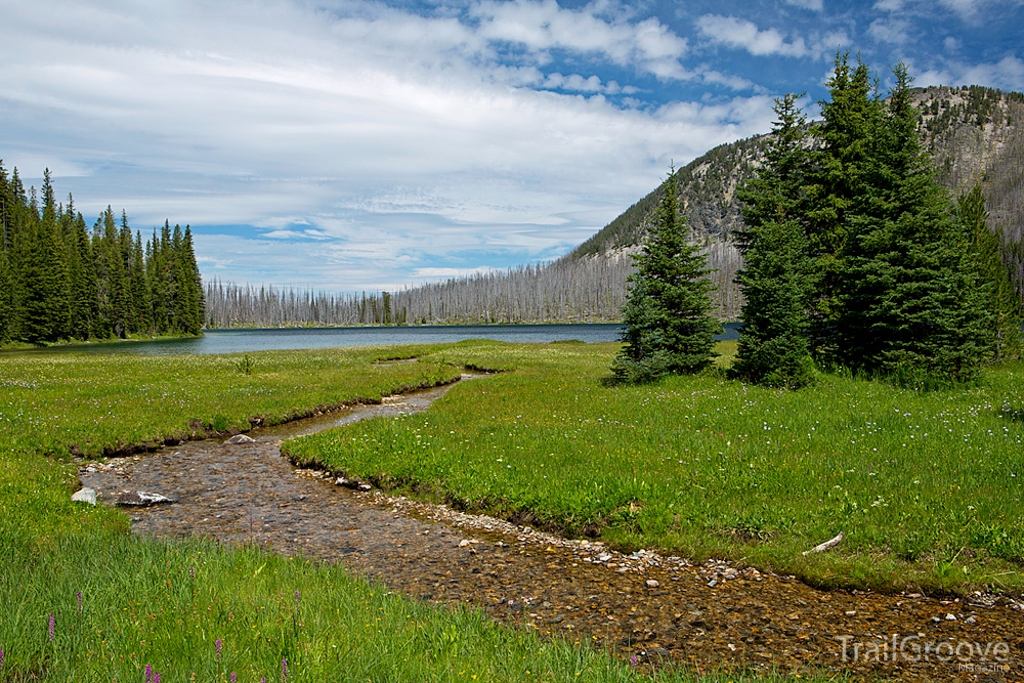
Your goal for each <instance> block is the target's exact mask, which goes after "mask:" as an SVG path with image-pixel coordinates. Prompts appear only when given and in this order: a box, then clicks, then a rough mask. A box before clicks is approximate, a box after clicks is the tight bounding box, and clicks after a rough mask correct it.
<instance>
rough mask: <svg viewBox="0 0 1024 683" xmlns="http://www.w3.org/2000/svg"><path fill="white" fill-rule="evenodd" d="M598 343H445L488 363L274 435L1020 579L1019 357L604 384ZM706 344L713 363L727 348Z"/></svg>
mask: <svg viewBox="0 0 1024 683" xmlns="http://www.w3.org/2000/svg"><path fill="white" fill-rule="evenodd" d="M618 348H619V347H618V345H614V344H609V345H604V346H595V345H583V344H551V345H547V346H513V345H504V344H498V343H493V342H464V343H461V344H459V345H456V346H454V347H448V348H447V349H445V351H444V352H443V358H444V359H445V361H446V362H455V363H459V364H472V365H476V366H480V367H490V368H494V369H499V370H504V371H505V372H501V373H499V374H497V375H495V376H493V377H489V378H487V379H483V380H475V381H472V382H467V383H464V384H462V385H459V386H457V387H455V388H453V389H452V391H450V392H449V393H448V394H447V395H446V396H445V397H444V398H442V399H441V400H439V401H438V402H437V403H436V404H435V405H434V406H433V407H432V408H431V410H430V411H428V412H427V413H425V414H420V415H413V416H408V417H404V418H400V419H394V420H380V421H373V422H365V423H360V424H357V425H352V426H349V427H345V428H343V429H338V430H331V431H328V432H323V433H320V434H318V435H314V436H311V437H306V438H303V439H298V440H294V441H290V442H287V443H286V444H285V447H284V448H285V451H286V452H287V453H288V454H290V456H291V457H292V458H293V459H294V460H296V461H299V462H306V463H316V464H319V465H322V466H325V467H328V468H330V469H332V470H335V471H338V472H344V473H345V474H348V475H350V476H354V477H359V478H362V479H368V480H370V481H372V482H375V483H377V484H379V485H381V486H383V487H385V488H389V489H398V490H403V491H418V492H419V495H426V493H427V492H431V494H432V495H434V496H435V497H437V498H440V499H444V500H447V501H449V502H451V503H453V504H454V505H456V506H459V507H463V508H467V509H471V510H481V511H487V512H490V513H493V514H496V515H499V516H503V517H514V518H517V519H531V520H533V523H534V525H535V526H550V527H557V528H560V529H562V530H564V531H565V532H567V533H569V534H576V535H586V534H589V535H595V534H599V535H600V537H601V538H602V539H604V540H606V541H610V542H611V543H613V544H616V545H619V546H622V547H626V548H637V547H644V548H665V549H669V550H672V551H673V552H674V553H677V554H685V555H688V556H691V557H693V558H695V559H697V560H700V559H704V558H707V557H727V558H731V559H733V560H736V561H739V562H741V563H749V564H752V565H755V566H757V567H759V568H762V569H765V568H771V569H775V570H777V571H781V572H787V573H790V572H791V573H794V574H797V575H799V576H801V577H802V578H804V579H806V580H808V581H810V582H812V583H814V584H817V585H822V586H845V587H871V588H877V589H883V590H902V589H906V588H911V589H926V590H929V591H939V592H942V591H952V592H958V593H959V592H964V591H968V590H973V589H977V588H983V589H994V590H1000V589H1007V590H1015V591H1017V590H1020V589H1021V588H1022V587H1024V574H1022V573H1021V563H1022V562H1024V520H1022V518H1021V516H1020V514H1019V511H1020V509H1021V507H1022V501H1021V497H1022V493H1024V488H1022V479H1024V456H1022V453H1024V382H1022V379H1024V377H1022V375H1024V365H1022V364H1021V363H1019V362H1018V363H1005V364H1002V365H999V366H993V367H990V368H988V369H986V370H985V372H984V376H983V379H982V381H981V382H980V383H979V384H978V385H977V386H961V387H958V388H956V389H949V390H942V391H932V392H921V391H914V390H911V389H904V388H900V387H896V386H892V385H891V384H887V383H882V382H876V381H870V380H865V379H858V378H854V377H850V376H843V375H819V376H818V377H816V383H815V384H814V386H813V387H810V388H807V389H804V390H801V391H796V392H793V391H786V390H778V389H769V388H764V387H756V386H750V385H746V384H742V383H739V382H737V381H731V380H728V379H725V378H724V373H722V372H721V371H720V369H719V370H716V371H710V372H706V373H704V374H700V375H695V376H678V377H668V378H665V379H663V380H662V381H661V382H659V383H657V384H653V385H649V386H623V385H614V384H610V383H608V382H607V379H608V376H609V371H608V369H607V368H608V366H609V363H610V361H611V359H612V358H613V356H614V354H615V352H616V351H617V350H618ZM720 349H721V351H722V354H723V355H722V357H721V358H719V364H720V365H723V364H727V363H728V362H730V360H731V357H732V356H733V355H734V352H735V348H734V345H725V346H723V347H720ZM427 358H439V356H436V355H435V356H428V357H425V358H424V360H426V359H427ZM840 531H842V532H845V538H844V540H843V541H842V543H841V544H840V545H839V546H838V547H837V548H835V549H833V550H831V551H829V552H827V553H821V554H814V555H810V556H806V557H805V556H804V555H803V554H802V551H804V550H808V549H809V548H811V547H813V546H815V545H817V544H818V543H820V542H822V541H824V540H827V539H830V538H832V537H833V536H835V535H837V534H838V533H839V532H840Z"/></svg>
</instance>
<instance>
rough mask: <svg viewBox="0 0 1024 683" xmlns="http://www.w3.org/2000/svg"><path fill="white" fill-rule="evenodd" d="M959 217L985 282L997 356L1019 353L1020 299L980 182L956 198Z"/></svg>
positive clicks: (1021, 346)
mask: <svg viewBox="0 0 1024 683" xmlns="http://www.w3.org/2000/svg"><path fill="white" fill-rule="evenodd" d="M956 215H957V219H958V220H959V221H960V222H961V223H962V224H963V227H964V230H965V231H966V232H967V233H968V234H969V235H971V236H972V247H973V248H972V252H973V254H974V258H975V259H976V261H977V268H978V271H979V273H980V274H981V278H982V282H983V283H984V288H985V294H986V303H987V308H988V313H989V316H990V318H991V320H992V324H993V330H992V331H993V334H994V336H995V340H994V344H995V357H994V358H995V360H1001V359H1003V358H1006V357H1020V355H1021V353H1022V351H1024V339H1022V334H1021V319H1022V317H1024V311H1022V310H1021V299H1020V296H1019V295H1018V294H1017V291H1016V288H1015V287H1014V284H1013V277H1012V276H1011V275H1010V271H1009V269H1008V268H1007V267H1006V263H1005V262H1004V261H1003V255H1002V251H1003V249H1002V247H1003V235H1002V231H1001V230H996V231H993V230H990V229H989V227H988V211H987V210H986V209H985V195H984V194H983V193H982V191H981V185H980V184H975V185H974V187H973V188H971V190H970V191H969V192H965V193H964V194H962V195H961V196H960V198H959V199H958V200H957V207H956Z"/></svg>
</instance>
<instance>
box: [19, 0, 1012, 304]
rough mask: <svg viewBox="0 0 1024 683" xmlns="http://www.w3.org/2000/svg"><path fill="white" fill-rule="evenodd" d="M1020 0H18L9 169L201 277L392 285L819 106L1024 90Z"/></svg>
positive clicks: (591, 220) (587, 222)
mask: <svg viewBox="0 0 1024 683" xmlns="http://www.w3.org/2000/svg"><path fill="white" fill-rule="evenodd" d="M1021 26H1024V0H879V1H878V2H835V1H832V0H774V1H768V2H757V3H753V2H740V1H737V0H717V1H714V2H710V1H704V0H701V1H695V2H682V1H680V2H668V1H650V2H631V3H623V2H616V1H614V0H594V1H593V2H579V1H570V0H561V1H560V2H556V1H555V0H515V1H512V2H499V1H496V0H466V1H454V2H404V1H401V0H394V1H393V2H362V1H359V2H355V1H352V2H350V1H348V0H325V1H324V2H318V3H317V2H298V1H289V0H257V1H255V2H234V1H232V0H226V1H221V2H216V3H208V2H199V1H198V0H148V1H147V2H145V3H142V2H129V1H127V0H109V1H107V2H89V1H86V0H83V1H74V2H71V1H64V0H46V1H45V2H40V3H25V2H14V1H13V0H0V63H2V64H3V67H2V68H0V158H2V159H3V160H4V164H5V166H6V167H7V168H8V170H10V169H11V167H13V166H17V167H18V168H19V171H20V172H21V174H22V177H23V178H25V179H26V181H27V182H29V183H35V184H38V183H39V181H40V178H41V176H42V170H43V168H45V167H49V168H50V169H51V171H52V173H53V176H54V184H55V186H56V189H57V191H58V193H59V194H61V195H65V196H66V194H67V193H68V192H71V193H73V194H74V197H75V203H76V207H77V208H78V209H79V210H81V211H83V213H84V214H85V215H86V218H87V220H88V221H90V223H91V222H92V221H93V220H95V218H96V216H97V215H98V214H99V212H100V211H101V210H102V209H103V208H104V207H106V205H107V204H111V205H112V206H113V207H114V209H115V210H116V211H120V209H122V208H123V209H125V210H127V212H128V216H129V220H130V222H131V223H132V225H133V227H135V228H138V229H141V230H142V231H143V233H144V234H146V233H148V232H149V231H150V230H151V229H152V228H153V227H154V226H156V225H161V224H163V221H164V219H169V220H170V221H171V223H172V224H173V223H181V224H183V225H184V224H186V223H188V224H191V226H192V229H193V231H194V233H195V236H196V249H197V256H198V258H199V260H200V268H201V270H202V271H203V274H204V277H206V278H207V279H209V278H212V277H218V278H220V279H222V280H225V281H232V282H253V283H256V284H260V283H267V284H278V285H297V286H311V287H314V288H317V289H325V290H330V291H339V292H341V291H360V290H379V289H397V288H401V287H406V286H413V285H416V284H419V283H422V282H425V281H428V280H435V279H437V278H443V277H448V276H451V275H457V274H465V273H470V272H474V271H480V270H486V269H490V268H499V269H501V268H506V267H508V266H511V265H515V264H518V263H532V262H537V261H543V260H549V259H552V258H556V257H558V256H560V255H562V254H564V253H565V252H567V251H568V250H570V249H571V248H572V247H573V246H575V245H576V244H579V243H580V242H582V241H583V240H584V239H586V238H587V237H589V236H590V235H591V234H593V233H594V232H595V231H597V230H599V229H600V228H601V227H602V226H603V225H605V224H606V223H607V222H608V221H610V220H611V219H613V218H614V217H615V216H617V215H618V214H619V213H621V212H622V211H623V210H624V209H625V208H627V207H628V206H629V205H630V204H632V203H633V202H635V201H636V200H637V199H639V198H640V197H642V196H643V195H644V194H646V193H647V192H648V191H650V190H651V189H652V188H653V187H654V186H655V185H656V184H657V183H658V182H659V180H660V179H661V178H662V177H664V174H665V172H666V170H667V168H668V166H669V163H670V162H672V161H674V162H675V164H676V165H677V166H680V165H683V164H685V163H687V162H688V161H690V160H691V159H693V158H694V157H696V156H699V155H700V154H702V153H703V152H705V151H707V150H708V149H710V148H711V147H713V146H715V145H717V144H720V143H723V142H729V141H732V140H735V139H738V138H742V137H747V136H749V135H753V134H756V133H761V132H764V131H766V130H768V129H769V127H770V125H771V120H772V112H771V105H772V99H773V98H774V97H777V96H779V95H781V94H783V93H785V92H806V93H807V100H806V102H807V104H808V107H809V109H810V110H811V112H812V113H813V111H814V108H815V105H814V101H815V100H818V99H820V98H822V97H824V95H825V93H824V89H823V83H824V82H825V80H826V79H827V77H828V74H829V71H830V68H831V64H832V60H833V58H834V56H835V54H836V51H837V50H850V51H851V52H853V53H854V54H860V55H861V57H862V59H863V60H864V61H865V62H866V63H867V64H869V65H870V66H871V67H872V69H874V70H876V71H877V72H878V76H879V78H880V80H881V82H882V84H883V85H884V84H885V83H886V81H887V78H888V67H889V66H890V65H892V64H895V63H896V62H898V61H901V60H902V61H904V62H906V63H907V64H908V65H909V66H910V70H911V73H912V74H913V75H914V76H915V78H916V83H917V84H918V85H932V84H952V85H961V84H981V85H986V86H991V87H998V88H1002V89H1004V90H1024V47H1022V45H1024V41H1022V38H1024V29H1022V28H1021Z"/></svg>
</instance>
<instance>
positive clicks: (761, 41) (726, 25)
mask: <svg viewBox="0 0 1024 683" xmlns="http://www.w3.org/2000/svg"><path fill="white" fill-rule="evenodd" d="M697 28H698V29H699V30H700V32H701V33H702V34H703V35H704V36H705V37H707V38H709V39H710V40H711V41H712V42H714V43H717V44H720V45H725V46H727V47H731V48H737V49H743V50H746V51H747V52H749V53H750V54H752V55H754V56H757V57H760V56H765V55H782V56H785V57H806V56H808V55H810V54H811V51H810V50H809V49H808V48H807V45H806V44H805V43H804V39H803V38H800V37H797V38H795V39H793V40H791V41H789V42H787V41H786V39H785V38H784V37H783V35H782V34H781V33H779V31H778V30H776V29H774V28H769V29H765V30H763V31H762V30H760V29H758V28H757V25H756V24H755V23H753V22H752V21H747V20H746V19H738V18H736V17H723V16H720V15H717V14H705V15H704V16H702V17H699V18H698V19H697Z"/></svg>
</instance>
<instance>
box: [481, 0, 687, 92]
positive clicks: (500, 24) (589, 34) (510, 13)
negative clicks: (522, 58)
mask: <svg viewBox="0 0 1024 683" xmlns="http://www.w3.org/2000/svg"><path fill="white" fill-rule="evenodd" d="M603 9H604V7H603V6H601V5H588V6H587V7H585V8H583V9H580V10H570V9H563V8H562V7H561V6H559V5H558V3H556V2H555V1H554V0H541V1H540V2H537V1H535V0H512V2H493V1H492V0H485V1H484V2H481V3H479V4H477V5H474V6H472V7H471V9H470V14H471V15H472V16H474V17H475V18H477V19H478V20H479V21H480V30H479V34H480V36H481V37H483V38H485V39H487V40H489V41H498V42H508V43H513V44H517V45H521V46H523V47H525V48H526V49H528V50H530V51H533V52H537V53H540V52H544V51H547V50H554V49H560V50H569V51H573V52H578V53H581V54H587V53H594V54H600V55H603V56H604V57H605V58H607V59H609V60H611V61H612V62H613V63H615V64H619V65H622V66H625V65H635V66H637V67H639V68H641V69H644V70H647V71H649V72H650V73H653V74H655V75H657V76H661V77H665V78H683V77H685V70H684V69H683V68H682V67H681V66H680V64H679V59H680V58H681V57H682V56H683V55H684V54H685V52H686V47H687V46H686V40H684V39H683V38H680V37H679V36H677V35H676V34H675V33H673V32H672V31H671V30H669V28H668V27H666V26H665V25H664V24H662V23H661V22H660V21H659V20H658V19H656V18H654V17H650V18H648V19H644V20H643V21H640V22H638V23H636V24H632V23H629V22H627V21H607V20H605V19H604V18H603V17H602V16H600V14H601V13H602V10H603Z"/></svg>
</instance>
